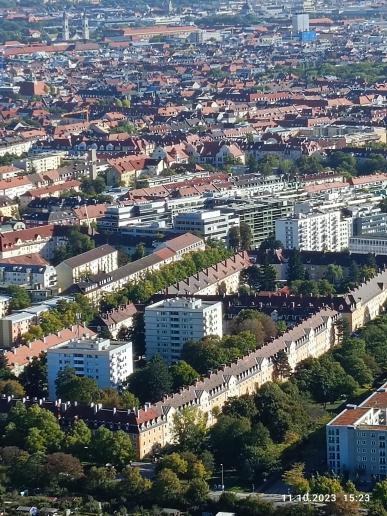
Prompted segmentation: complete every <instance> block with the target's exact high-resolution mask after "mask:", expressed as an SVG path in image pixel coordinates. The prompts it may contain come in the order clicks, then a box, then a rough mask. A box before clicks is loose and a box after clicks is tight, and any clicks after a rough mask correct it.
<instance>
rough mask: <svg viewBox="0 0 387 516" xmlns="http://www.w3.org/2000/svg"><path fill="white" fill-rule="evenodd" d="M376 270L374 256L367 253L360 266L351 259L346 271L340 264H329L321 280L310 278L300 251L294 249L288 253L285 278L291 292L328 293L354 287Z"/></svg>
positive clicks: (305, 293)
mask: <svg viewBox="0 0 387 516" xmlns="http://www.w3.org/2000/svg"><path fill="white" fill-rule="evenodd" d="M377 270H378V269H377V265H376V261H375V257H374V256H373V255H368V256H367V260H366V263H365V264H364V265H362V266H359V265H358V264H357V263H356V261H354V260H352V261H351V263H350V265H349V268H348V270H347V272H344V269H343V267H341V266H340V265H336V264H330V265H328V266H327V268H326V270H325V273H324V276H323V278H322V279H321V280H319V281H314V280H310V278H309V274H308V272H307V270H306V268H305V267H304V265H303V263H302V259H301V254H300V252H299V251H298V250H296V249H294V250H292V251H291V252H290V254H289V260H288V269H287V279H288V282H289V284H290V289H291V291H292V293H293V294H304V295H317V294H322V295H330V294H335V293H340V292H347V291H348V290H350V289H353V288H355V287H356V286H357V285H358V284H359V283H361V282H362V281H368V280H369V279H370V278H372V277H373V276H375V274H376V273H377Z"/></svg>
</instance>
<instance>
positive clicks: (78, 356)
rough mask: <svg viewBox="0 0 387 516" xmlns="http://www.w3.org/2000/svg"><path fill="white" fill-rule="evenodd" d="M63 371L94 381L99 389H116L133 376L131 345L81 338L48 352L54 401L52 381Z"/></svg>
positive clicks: (49, 375)
mask: <svg viewBox="0 0 387 516" xmlns="http://www.w3.org/2000/svg"><path fill="white" fill-rule="evenodd" d="M66 367H70V368H71V369H73V370H74V371H75V374H76V375H78V376H85V377H88V378H92V379H94V380H95V381H96V383H97V385H98V387H99V388H101V389H105V388H107V387H117V386H119V385H120V384H121V383H122V382H123V381H124V380H126V378H127V377H128V376H129V375H130V374H132V373H133V355H132V343H131V342H115V341H110V339H95V340H94V339H87V338H82V339H77V340H71V341H70V342H67V343H65V344H62V345H60V346H57V347H55V348H50V349H48V350H47V372H48V395H49V398H50V399H55V396H56V387H55V380H56V378H57V376H58V373H59V372H60V371H62V370H64V369H65V368H66ZM64 401H65V400H64Z"/></svg>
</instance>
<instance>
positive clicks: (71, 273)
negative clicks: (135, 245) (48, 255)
mask: <svg viewBox="0 0 387 516" xmlns="http://www.w3.org/2000/svg"><path fill="white" fill-rule="evenodd" d="M117 268H118V251H117V250H116V249H115V248H114V247H112V246H111V245H108V244H105V245H101V246H99V247H96V248H95V249H91V250H90V251H86V252H85V253H82V254H79V255H78V256H73V257H72V258H68V259H67V260H64V261H63V262H61V263H60V264H59V265H57V267H56V272H57V276H58V286H59V288H61V289H62V290H66V289H67V288H69V287H70V286H71V285H72V284H73V283H76V282H78V281H80V280H81V279H84V278H86V277H88V276H91V275H95V274H100V273H105V274H108V273H109V272H112V271H114V270H116V269H117Z"/></svg>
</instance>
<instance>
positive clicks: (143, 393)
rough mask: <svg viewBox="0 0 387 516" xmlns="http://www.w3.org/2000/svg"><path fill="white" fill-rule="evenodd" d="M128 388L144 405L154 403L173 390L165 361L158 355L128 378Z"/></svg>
mask: <svg viewBox="0 0 387 516" xmlns="http://www.w3.org/2000/svg"><path fill="white" fill-rule="evenodd" d="M128 388H129V390H130V391H131V392H133V394H134V395H135V396H137V397H138V398H139V400H140V401H141V402H143V403H145V402H148V401H149V402H151V403H154V402H156V401H159V400H161V399H162V398H163V396H164V395H165V394H168V393H170V392H171V390H172V378H171V374H170V373H169V371H168V367H167V366H166V364H165V362H164V361H163V359H162V358H161V357H160V356H158V355H156V356H154V357H153V358H152V359H151V360H150V361H149V363H148V365H147V366H146V367H145V368H143V369H139V370H137V371H135V372H134V373H133V374H131V375H130V376H129V378H128Z"/></svg>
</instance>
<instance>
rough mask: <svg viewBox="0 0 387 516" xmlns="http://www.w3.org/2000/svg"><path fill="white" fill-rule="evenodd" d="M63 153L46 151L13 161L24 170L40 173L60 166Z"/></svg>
mask: <svg viewBox="0 0 387 516" xmlns="http://www.w3.org/2000/svg"><path fill="white" fill-rule="evenodd" d="M62 157H63V153H59V152H58V153H47V154H37V155H36V156H31V157H29V158H26V159H22V160H19V161H16V162H15V165H16V166H17V167H20V168H22V169H23V170H25V171H26V172H35V173H37V174H41V173H42V172H47V170H56V169H58V168H59V167H60V165H61V161H62Z"/></svg>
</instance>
